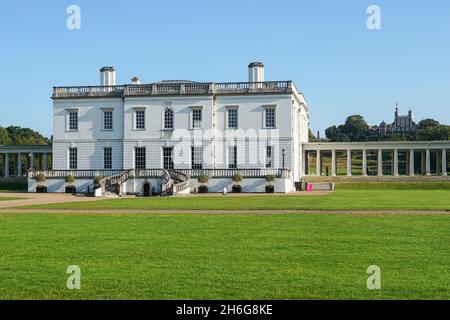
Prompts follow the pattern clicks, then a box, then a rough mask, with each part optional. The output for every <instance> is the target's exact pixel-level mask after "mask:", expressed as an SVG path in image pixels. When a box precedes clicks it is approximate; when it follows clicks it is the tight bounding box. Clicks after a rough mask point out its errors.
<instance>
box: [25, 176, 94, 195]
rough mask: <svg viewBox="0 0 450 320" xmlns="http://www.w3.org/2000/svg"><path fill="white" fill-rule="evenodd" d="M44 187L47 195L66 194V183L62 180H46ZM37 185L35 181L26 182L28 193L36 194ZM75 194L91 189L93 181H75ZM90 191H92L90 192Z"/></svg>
mask: <svg viewBox="0 0 450 320" xmlns="http://www.w3.org/2000/svg"><path fill="white" fill-rule="evenodd" d="M44 185H46V186H47V192H49V193H64V192H66V185H67V184H66V182H65V181H64V179H47V181H45V183H44ZM36 187H37V183H36V181H35V180H28V192H30V193H33V192H36ZM75 187H76V189H77V193H85V192H87V191H88V188H91V189H92V187H93V179H77V180H76V183H75ZM91 191H92V190H91Z"/></svg>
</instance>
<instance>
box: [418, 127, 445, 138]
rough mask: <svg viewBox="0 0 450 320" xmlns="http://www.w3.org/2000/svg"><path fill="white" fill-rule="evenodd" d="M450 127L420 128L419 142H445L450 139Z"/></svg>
mask: <svg viewBox="0 0 450 320" xmlns="http://www.w3.org/2000/svg"><path fill="white" fill-rule="evenodd" d="M449 128H450V127H449V126H442V125H438V126H428V127H425V129H422V128H420V130H419V131H417V135H416V137H417V140H419V141H443V140H449V139H450V129H449Z"/></svg>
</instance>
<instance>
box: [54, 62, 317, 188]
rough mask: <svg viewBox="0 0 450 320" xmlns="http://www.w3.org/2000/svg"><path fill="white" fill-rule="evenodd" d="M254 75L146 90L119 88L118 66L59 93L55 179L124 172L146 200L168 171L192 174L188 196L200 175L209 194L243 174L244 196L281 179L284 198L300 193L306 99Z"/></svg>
mask: <svg viewBox="0 0 450 320" xmlns="http://www.w3.org/2000/svg"><path fill="white" fill-rule="evenodd" d="M248 72H249V79H248V81H247V82H230V83H214V82H210V83H199V82H194V81H184V80H166V81H161V82H155V83H150V84H142V83H141V82H140V80H139V79H138V78H136V77H135V78H133V79H132V80H131V83H129V84H125V85H117V84H116V71H115V70H114V68H112V67H104V68H102V69H101V70H100V85H99V86H85V87H55V88H54V90H53V96H52V99H53V111H54V115H53V123H54V130H53V161H52V165H53V170H52V172H49V173H48V175H49V176H52V177H54V178H56V177H60V178H62V177H63V176H64V175H67V174H68V173H69V172H72V173H75V174H78V175H80V177H82V176H83V175H84V176H92V175H94V174H95V173H98V174H99V175H101V176H106V177H107V176H117V175H121V174H122V173H123V176H122V177H121V180H126V181H127V182H124V183H122V184H124V185H125V186H126V187H125V190H126V192H129V193H140V192H141V191H142V188H143V187H142V184H143V181H146V180H147V181H151V183H152V185H153V186H157V187H161V184H158V182H157V180H158V178H160V177H161V176H162V175H164V174H165V172H166V170H170V171H171V172H172V173H173V175H175V176H176V175H180V174H183V175H185V176H187V177H189V178H190V179H191V184H190V189H191V191H192V190H193V188H195V186H196V184H195V180H196V177H198V176H199V175H201V174H205V175H208V176H209V177H210V178H211V182H210V190H211V191H222V190H223V187H229V186H230V185H231V184H232V182H231V180H230V177H232V176H233V175H234V174H235V173H236V172H239V173H241V174H242V175H243V176H244V181H243V189H244V191H263V190H264V187H265V181H264V178H265V177H266V176H267V175H275V176H276V177H277V178H278V179H277V186H278V188H277V189H278V191H280V192H288V191H291V190H294V185H295V182H298V181H300V178H301V176H302V174H303V173H302V167H303V166H302V163H301V155H302V150H301V148H302V143H305V142H307V141H308V128H309V115H308V108H307V105H306V101H305V99H304V97H303V95H302V94H301V93H300V92H299V91H298V90H297V88H296V86H295V85H294V83H293V82H292V81H265V79H264V65H263V64H262V63H260V62H255V63H251V64H250V65H249V70H248ZM163 169H164V170H163ZM161 170H163V171H161ZM125 172H126V174H125ZM130 176H131V177H132V179H130ZM172 178H174V180H176V179H175V178H180V177H179V176H178V177H172ZM91 180H92V179H91ZM128 180H130V181H132V183H131V182H128ZM122 182H123V181H122ZM85 186H86V184H85ZM61 187H62V186H61V184H60V183H59V184H56V183H55V185H54V186H51V185H50V186H49V191H61Z"/></svg>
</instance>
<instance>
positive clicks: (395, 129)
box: [370, 104, 418, 136]
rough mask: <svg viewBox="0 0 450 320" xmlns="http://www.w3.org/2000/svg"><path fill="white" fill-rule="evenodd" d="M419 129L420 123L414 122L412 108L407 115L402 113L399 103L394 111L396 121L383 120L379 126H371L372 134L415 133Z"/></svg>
mask: <svg viewBox="0 0 450 320" xmlns="http://www.w3.org/2000/svg"><path fill="white" fill-rule="evenodd" d="M417 129H418V125H417V123H416V122H414V116H413V112H412V110H411V109H410V110H409V111H408V114H407V115H400V113H399V110H398V104H397V106H396V108H395V113H394V122H392V123H386V122H385V121H384V120H383V121H382V122H381V123H380V125H379V126H372V127H370V133H371V135H372V136H376V135H387V134H394V133H413V132H416V131H417Z"/></svg>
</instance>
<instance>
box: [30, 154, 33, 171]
mask: <svg viewBox="0 0 450 320" xmlns="http://www.w3.org/2000/svg"><path fill="white" fill-rule="evenodd" d="M29 169H31V170H34V153H33V152H32V153H30V168H29Z"/></svg>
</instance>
